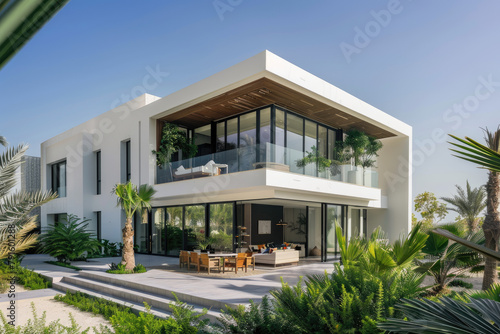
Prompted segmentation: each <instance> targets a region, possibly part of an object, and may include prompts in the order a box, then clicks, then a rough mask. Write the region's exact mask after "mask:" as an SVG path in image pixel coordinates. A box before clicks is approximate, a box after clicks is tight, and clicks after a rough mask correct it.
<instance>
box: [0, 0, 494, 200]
mask: <svg viewBox="0 0 500 334" xmlns="http://www.w3.org/2000/svg"><path fill="white" fill-rule="evenodd" d="M499 10H500V2H497V1H493V0H492V1H474V2H472V1H451V0H450V1H439V2H438V1H432V2H431V1H410V0H401V1H393V0H391V1H373V0H371V1H368V0H366V1H355V2H354V1H330V0H324V1H321V0H317V1H291V0H273V1H265V0H216V1H212V0H211V1H129V0H126V1H124V0H120V1H118V0H114V1H113V0H109V1H99V2H97V1H84V0H71V1H70V2H69V3H68V5H66V7H64V8H63V9H62V10H61V11H60V12H59V13H58V14H57V15H56V16H55V17H54V18H53V19H52V20H51V21H50V22H49V23H48V24H46V25H45V26H44V27H43V29H42V30H41V31H40V32H39V33H38V34H37V35H36V36H35V37H34V38H33V39H32V40H31V41H30V42H29V43H28V44H27V45H26V46H25V47H24V48H23V49H22V50H21V51H20V52H19V53H18V54H17V55H16V56H15V57H14V58H13V59H12V60H11V61H10V62H9V63H8V64H7V65H6V66H5V67H4V68H3V69H2V70H1V71H0V97H1V98H0V112H1V115H2V122H1V123H0V134H2V135H3V136H5V137H6V138H7V140H8V141H9V142H10V143H11V144H17V143H21V142H27V143H29V144H30V145H31V148H30V150H29V152H28V153H29V154H31V155H39V154H40V143H41V142H43V141H44V140H47V139H48V138H50V137H53V136H54V135H57V134H59V133H61V132H63V131H65V130H67V129H69V128H71V127H73V126H75V125H77V124H79V123H82V122H84V121H86V120H88V119H90V118H92V117H94V116H96V115H99V114H101V113H103V112H105V111H107V110H109V109H110V108H111V107H112V105H113V104H114V103H115V102H116V101H117V99H118V100H121V99H124V98H123V97H122V96H124V95H127V94H131V92H132V90H133V88H134V87H136V86H138V85H139V86H140V85H141V84H142V80H143V78H144V76H145V75H146V74H148V72H147V68H157V67H158V68H160V70H161V71H164V72H168V73H169V75H168V77H166V78H164V80H162V81H161V82H160V83H159V84H158V85H157V86H156V87H155V88H154V89H151V90H148V93H151V94H154V95H157V96H165V95H168V94H170V93H172V92H174V91H177V90H179V89H181V88H183V87H185V86H187V85H189V84H192V83H194V82H196V81H198V80H200V79H202V78H204V77H207V76H209V75H211V74H214V73H216V72H218V71H220V70H222V69H224V68H226V67H229V66H231V65H233V64H235V63H237V62H240V61H242V60H244V59H246V58H249V57H251V56H253V55H255V54H257V53H259V52H261V51H263V50H265V49H268V50H270V51H271V52H273V53H275V54H277V55H279V56H281V57H283V58H285V59H286V60H288V61H290V62H292V63H294V64H296V65H298V66H299V67H302V68H303V69H305V70H307V71H309V72H311V73H313V74H315V75H317V76H319V77H321V78H323V79H325V80H326V81H328V82H330V83H332V84H334V85H335V86H337V87H339V88H341V89H343V90H345V91H347V92H349V93H351V94H353V95H355V96H357V97H358V98H360V99H362V100H364V101H366V102H368V103H370V104H372V105H374V106H376V107H378V108H380V109H381V110H383V111H385V112H387V113H389V114H391V115H393V116H395V117H396V118H399V119H401V120H402V121H404V122H406V123H408V124H410V125H411V126H413V133H414V150H415V154H416V156H415V159H416V162H418V164H416V165H415V166H414V175H413V188H414V189H413V194H414V195H416V194H418V193H420V192H423V191H432V192H434V193H436V195H438V196H449V195H451V194H452V193H454V191H455V189H454V185H455V184H460V185H465V180H466V179H469V181H470V182H471V184H472V185H473V186H478V185H480V184H483V183H484V182H485V181H486V172H484V171H481V170H478V169H477V168H475V167H474V166H472V165H471V164H469V163H467V162H464V161H461V160H459V159H457V158H453V157H451V156H450V152H449V150H448V148H449V144H447V143H445V142H443V141H442V140H441V139H439V140H437V141H436V140H433V139H432V138H433V133H453V134H456V135H458V136H461V137H463V136H466V135H467V136H470V137H473V138H476V139H481V138H482V131H481V129H480V128H481V127H485V126H487V127H489V128H490V129H496V127H497V126H498V124H500V61H499V59H500V58H499V55H500V34H498V31H500V20H498V12H499ZM387 13H389V15H387ZM377 18H378V21H377ZM359 31H361V32H362V33H359ZM342 48H343V49H344V51H343V49H342ZM354 48H356V49H355V50H356V52H354V53H351V54H349V55H348V56H347V57H346V51H345V50H350V51H352V50H354ZM124 102H125V101H124ZM417 155H418V156H417Z"/></svg>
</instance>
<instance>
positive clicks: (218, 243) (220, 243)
mask: <svg viewBox="0 0 500 334" xmlns="http://www.w3.org/2000/svg"><path fill="white" fill-rule="evenodd" d="M210 237H211V238H212V239H213V241H212V245H211V247H212V248H214V249H215V250H220V251H232V249H233V203H221V204H210Z"/></svg>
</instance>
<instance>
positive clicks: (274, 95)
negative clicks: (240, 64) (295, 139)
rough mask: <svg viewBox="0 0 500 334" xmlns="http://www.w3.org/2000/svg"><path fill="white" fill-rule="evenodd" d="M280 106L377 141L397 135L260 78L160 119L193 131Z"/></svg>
mask: <svg viewBox="0 0 500 334" xmlns="http://www.w3.org/2000/svg"><path fill="white" fill-rule="evenodd" d="M269 104H276V105H279V106H282V107H284V108H286V109H288V110H291V111H293V112H296V113H297V114H300V115H303V116H305V117H307V118H310V119H312V120H315V121H318V122H320V123H323V124H327V125H329V126H332V127H334V128H340V129H344V130H349V129H351V128H357V129H360V130H363V131H364V132H366V133H367V134H369V135H371V136H374V137H376V138H379V139H380V138H386V137H392V136H395V134H393V133H391V132H389V131H387V130H384V129H382V128H380V127H378V126H376V125H373V124H371V123H369V122H367V121H364V120H361V119H359V118H357V117H354V116H352V115H350V114H348V113H345V112H343V111H341V110H338V109H336V108H334V107H332V106H329V105H327V104H325V103H323V102H320V101H318V100H316V99H314V98H312V97H310V96H307V95H305V94H302V93H299V92H297V91H295V90H293V89H291V88H289V87H286V86H283V85H281V84H279V83H277V82H274V81H272V80H270V79H267V78H262V79H258V80H256V81H253V82H251V83H248V84H246V85H243V86H241V87H238V88H235V89H233V90H230V91H227V92H225V93H223V94H220V95H218V96H215V97H212V98H209V99H207V100H205V101H203V102H200V103H197V104H195V105H192V106H190V107H187V108H185V109H182V110H179V111H177V112H174V113H172V114H170V115H167V116H165V117H163V118H161V119H160V120H162V121H166V122H172V123H177V124H180V125H183V126H186V127H189V128H196V127H199V126H203V125H206V124H208V123H210V122H212V121H217V120H219V119H223V118H226V117H229V116H232V115H236V114H239V113H242V112H245V111H248V110H252V109H256V108H260V107H263V106H266V105H269Z"/></svg>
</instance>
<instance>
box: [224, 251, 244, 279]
mask: <svg viewBox="0 0 500 334" xmlns="http://www.w3.org/2000/svg"><path fill="white" fill-rule="evenodd" d="M246 259H247V256H246V254H245V253H238V256H236V257H228V258H226V259H225V260H224V268H234V273H235V274H237V273H238V268H241V269H243V268H245V272H247V269H248V267H247V261H246Z"/></svg>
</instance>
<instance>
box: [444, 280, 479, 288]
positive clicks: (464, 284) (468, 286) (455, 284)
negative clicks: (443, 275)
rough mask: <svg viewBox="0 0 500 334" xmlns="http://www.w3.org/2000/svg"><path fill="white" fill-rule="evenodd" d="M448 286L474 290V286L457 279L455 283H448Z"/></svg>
mask: <svg viewBox="0 0 500 334" xmlns="http://www.w3.org/2000/svg"><path fill="white" fill-rule="evenodd" d="M448 286H458V287H460V288H466V289H472V288H473V287H474V284H472V283H469V282H466V281H464V280H461V279H456V278H455V279H454V280H453V281H451V282H450V283H448Z"/></svg>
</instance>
